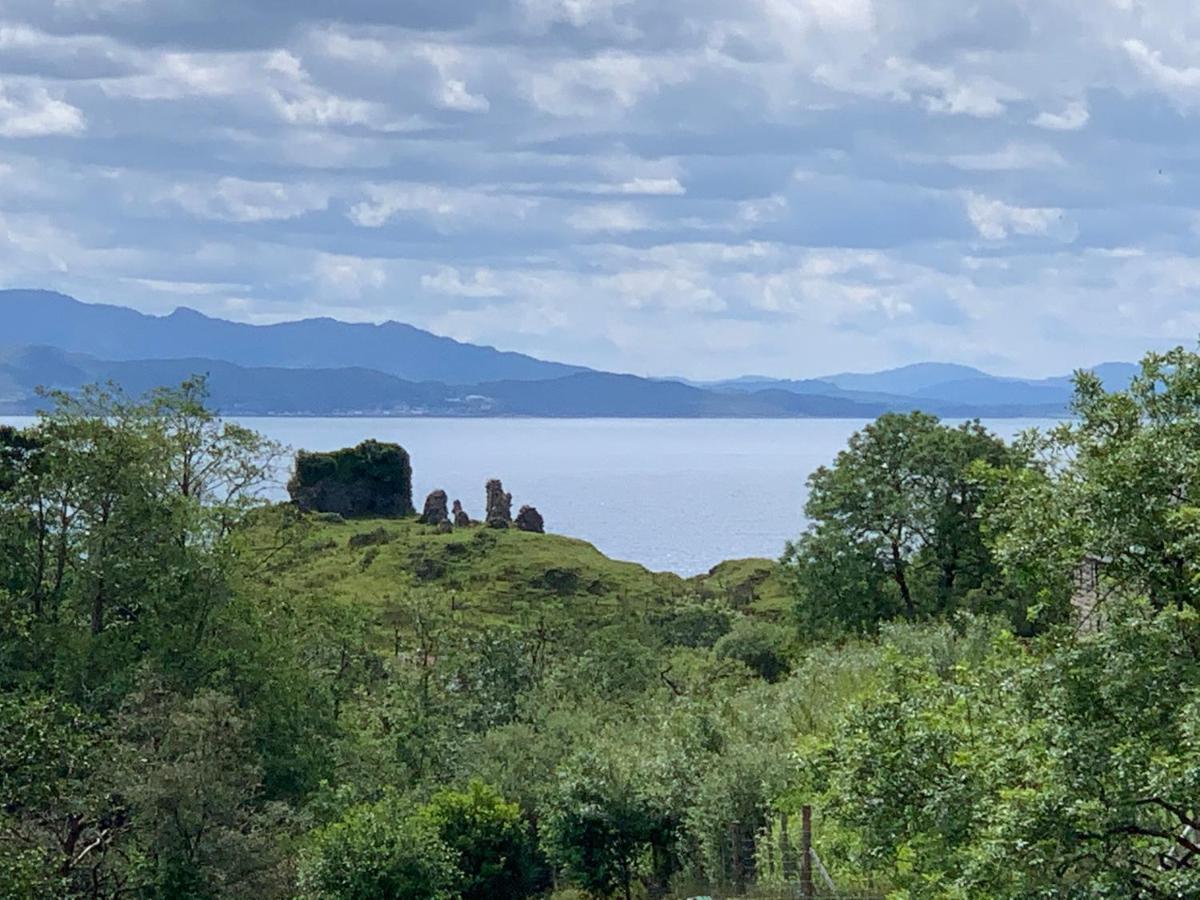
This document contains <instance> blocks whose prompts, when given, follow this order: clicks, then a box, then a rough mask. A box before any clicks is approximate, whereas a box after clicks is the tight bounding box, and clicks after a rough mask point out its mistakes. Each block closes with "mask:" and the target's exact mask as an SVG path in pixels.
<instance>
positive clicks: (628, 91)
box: [526, 51, 689, 118]
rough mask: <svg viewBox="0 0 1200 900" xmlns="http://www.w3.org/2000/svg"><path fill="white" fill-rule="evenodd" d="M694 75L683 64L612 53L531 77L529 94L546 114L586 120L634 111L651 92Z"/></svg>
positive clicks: (533, 73) (540, 71) (557, 66)
mask: <svg viewBox="0 0 1200 900" xmlns="http://www.w3.org/2000/svg"><path fill="white" fill-rule="evenodd" d="M688 75H689V67H688V66H687V65H686V64H684V63H683V62H681V61H678V60H670V59H664V58H652V57H644V56H635V55H634V54H631V53H622V52H615V51H614V52H608V53H602V54H599V55H597V56H593V57H590V58H587V59H576V60H566V61H562V62H557V63H554V64H553V65H552V66H550V67H548V68H547V69H544V70H543V69H535V70H533V71H531V72H529V73H527V78H528V82H527V86H526V92H527V93H528V96H529V98H530V99H531V100H532V102H533V104H534V106H536V107H537V108H538V109H540V110H541V111H542V112H545V113H548V114H550V115H552V116H560V117H575V118H578V117H586V116H596V115H601V114H606V113H608V114H611V113H614V112H619V111H622V110H629V109H632V108H633V107H634V106H635V105H636V104H637V103H638V101H639V100H641V99H642V97H644V96H645V95H647V94H650V93H653V92H654V91H657V90H658V89H659V88H661V87H663V86H665V85H671V84H678V83H680V82H682V81H685V80H686V79H687V78H688Z"/></svg>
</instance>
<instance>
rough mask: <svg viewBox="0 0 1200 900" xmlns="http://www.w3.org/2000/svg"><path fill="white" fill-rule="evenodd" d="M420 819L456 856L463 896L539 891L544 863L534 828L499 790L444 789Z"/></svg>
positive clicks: (470, 899)
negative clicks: (540, 863) (540, 864)
mask: <svg viewBox="0 0 1200 900" xmlns="http://www.w3.org/2000/svg"><path fill="white" fill-rule="evenodd" d="M420 817H421V818H422V819H424V820H425V821H427V822H429V823H430V824H431V825H432V826H433V827H434V828H435V829H436V830H437V833H438V835H439V836H440V837H441V839H442V841H443V842H444V843H445V844H446V845H447V846H448V847H450V849H451V850H453V851H454V852H455V853H456V854H457V862H458V869H459V871H460V872H461V873H462V880H461V881H460V882H459V887H460V889H461V891H462V896H463V898H464V900H488V898H497V900H505V898H518V897H527V896H529V895H531V894H532V893H534V892H535V891H536V889H537V887H538V885H537V880H538V874H539V872H538V869H539V867H538V865H537V861H536V856H535V852H534V845H533V841H532V840H531V837H530V834H529V830H528V828H527V827H526V825H525V822H524V821H523V820H522V818H521V811H520V808H519V807H518V806H517V805H516V804H515V803H508V802H506V801H505V800H504V798H503V797H501V796H500V794H499V792H498V791H496V789H495V788H493V787H491V786H489V785H486V784H484V783H483V782H480V781H472V782H471V783H470V785H468V786H467V788H466V790H463V791H454V790H444V791H441V792H439V793H437V794H435V795H434V796H433V798H432V799H431V800H430V801H429V803H428V805H427V806H425V807H424V809H422V811H421V813H420Z"/></svg>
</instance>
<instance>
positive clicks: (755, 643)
mask: <svg viewBox="0 0 1200 900" xmlns="http://www.w3.org/2000/svg"><path fill="white" fill-rule="evenodd" d="M787 643H788V635H787V630H786V629H784V628H783V627H782V626H780V625H775V624H773V623H771V622H757V621H754V620H753V619H742V620H740V621H738V622H737V623H736V624H735V625H734V626H733V630H732V631H730V632H729V633H728V634H726V635H725V636H724V637H722V638H721V639H720V640H719V641H717V642H716V644H715V645H714V646H713V651H714V652H715V653H716V655H717V656H718V657H719V658H721V659H736V660H737V661H738V662H740V663H743V664H744V665H745V666H746V667H747V668H749V669H750V670H751V671H753V672H754V673H755V674H756V675H758V676H759V677H760V678H765V679H766V680H767V681H778V680H779V679H780V678H782V677H783V676H784V675H786V674H787V672H788V656H787Z"/></svg>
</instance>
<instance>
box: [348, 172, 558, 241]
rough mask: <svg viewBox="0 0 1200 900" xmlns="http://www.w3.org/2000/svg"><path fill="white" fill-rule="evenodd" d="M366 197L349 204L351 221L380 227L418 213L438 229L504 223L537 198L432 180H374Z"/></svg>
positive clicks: (525, 213) (523, 213) (531, 207)
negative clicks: (497, 192) (394, 181)
mask: <svg viewBox="0 0 1200 900" xmlns="http://www.w3.org/2000/svg"><path fill="white" fill-rule="evenodd" d="M364 193H365V194H366V199H365V200H362V201H360V202H358V203H356V204H354V205H353V206H352V207H351V208H350V213H349V216H350V221H352V222H353V223H354V224H355V225H358V226H360V227H362V228H380V227H382V226H383V225H386V224H387V223H388V222H390V221H392V219H394V218H396V217H398V216H406V215H408V216H416V217H418V218H421V219H424V220H427V221H429V222H431V223H432V224H433V225H434V226H435V227H436V228H438V229H439V230H445V231H451V230H455V229H458V228H460V227H464V226H468V225H475V226H479V227H483V228H495V227H501V226H504V225H505V224H509V223H511V222H512V220H514V219H521V218H524V217H526V216H528V215H529V214H530V213H531V212H532V211H533V210H535V209H536V208H537V206H538V201H537V200H535V199H531V198H527V197H514V196H509V195H493V194H489V193H486V192H484V191H479V190H470V189H464V188H448V187H441V186H439V185H433V184H420V183H392V184H371V185H367V186H366V188H365V189H364Z"/></svg>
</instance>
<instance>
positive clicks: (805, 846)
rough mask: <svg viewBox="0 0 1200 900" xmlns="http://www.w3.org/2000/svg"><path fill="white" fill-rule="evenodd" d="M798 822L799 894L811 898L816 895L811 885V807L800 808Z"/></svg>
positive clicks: (807, 898) (806, 898)
mask: <svg viewBox="0 0 1200 900" xmlns="http://www.w3.org/2000/svg"><path fill="white" fill-rule="evenodd" d="M801 816H802V818H801V822H800V854H801V856H800V896H801V897H804V898H805V900H812V898H813V897H815V896H816V895H817V892H816V889H815V887H814V886H813V865H812V807H811V806H805V807H804V808H803V809H802V810H801Z"/></svg>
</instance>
